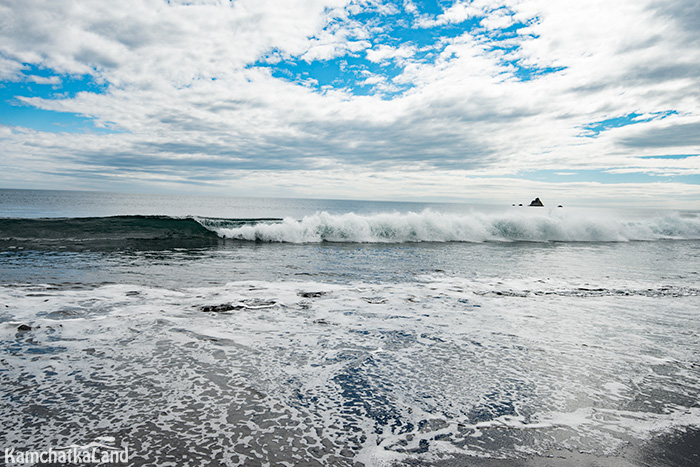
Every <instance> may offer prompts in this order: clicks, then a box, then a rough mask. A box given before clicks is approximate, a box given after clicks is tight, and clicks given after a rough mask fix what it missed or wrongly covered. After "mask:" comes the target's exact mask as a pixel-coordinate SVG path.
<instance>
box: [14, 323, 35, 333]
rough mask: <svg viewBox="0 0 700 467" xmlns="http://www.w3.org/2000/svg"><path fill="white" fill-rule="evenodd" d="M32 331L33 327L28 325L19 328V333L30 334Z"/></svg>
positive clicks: (21, 325)
mask: <svg viewBox="0 0 700 467" xmlns="http://www.w3.org/2000/svg"><path fill="white" fill-rule="evenodd" d="M31 330H32V327H31V326H29V325H26V324H20V325H19V326H17V331H18V332H28V331H31Z"/></svg>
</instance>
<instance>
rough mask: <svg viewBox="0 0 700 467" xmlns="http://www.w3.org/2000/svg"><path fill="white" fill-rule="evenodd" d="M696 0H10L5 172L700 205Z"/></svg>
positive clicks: (110, 180)
mask: <svg viewBox="0 0 700 467" xmlns="http://www.w3.org/2000/svg"><path fill="white" fill-rule="evenodd" d="M699 154H700V3H699V2H697V0H674V1H672V2H670V1H663V0H615V1H612V2H611V1H608V0H605V1H598V0H587V1H580V0H577V1H573V0H558V1H551V0H474V1H462V0H444V1H443V0H436V1H426V2H418V1H414V0H386V1H384V0H367V1H364V0H360V1H355V0H277V1H268V0H233V1H221V0H192V1H179V0H178V1H174V0H173V1H165V0H146V1H143V0H120V1H118V2H110V1H104V0H81V1H77V0H73V1H69V0H0V188H33V189H70V190H100V191H119V192H137V193H140V192H142V193H192V194H212V195H230V196H271V197H299V198H332V199H378V200H399V201H400V200H407V201H408V200H410V201H466V202H489V203H508V204H510V203H525V202H529V201H530V200H531V199H533V198H534V197H536V196H538V197H540V198H541V199H542V200H543V201H544V202H545V204H547V203H548V202H549V203H555V204H569V205H572V204H573V205H590V204H605V205H620V206H654V207H669V208H681V209H693V208H695V209H700V155H699Z"/></svg>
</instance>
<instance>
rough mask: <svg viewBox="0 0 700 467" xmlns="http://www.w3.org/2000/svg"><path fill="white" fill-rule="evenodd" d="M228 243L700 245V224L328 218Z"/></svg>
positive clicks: (271, 227)
mask: <svg viewBox="0 0 700 467" xmlns="http://www.w3.org/2000/svg"><path fill="white" fill-rule="evenodd" d="M214 230H215V231H216V232H217V233H218V234H219V235H221V236H223V237H225V238H231V239H237V240H248V241H259V242H286V243H320V242H348V243H404V242H476V243H479V242H511V241H529V242H626V241H635V240H646V241H651V240H662V239H680V240H691V239H700V219H699V218H697V217H696V216H690V215H688V216H682V215H679V214H674V215H669V216H664V217H660V218H652V219H645V220H622V219H618V218H614V217H595V218H593V217H581V216H575V215H569V214H565V213H562V212H557V211H546V212H544V213H534V212H532V211H531V210H529V211H527V212H522V211H521V212H517V213H515V212H503V213H479V212H474V213H471V214H446V213H438V212H433V211H430V210H426V211H422V212H419V213H412V212H411V213H392V214H374V215H358V214H354V213H349V214H337V215H336V214H328V213H326V212H321V213H316V214H314V215H311V216H306V217H304V218H303V219H301V220H295V219H292V218H285V219H283V220H282V221H279V222H261V223H252V224H249V225H239V226H236V227H225V226H220V227H217V228H215V229H214Z"/></svg>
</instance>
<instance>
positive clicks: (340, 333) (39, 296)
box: [0, 190, 700, 466]
mask: <svg viewBox="0 0 700 467" xmlns="http://www.w3.org/2000/svg"><path fill="white" fill-rule="evenodd" d="M543 201H544V202H545V207H542V208H534V207H533V208H530V207H522V206H517V204H519V203H525V204H527V202H529V200H513V203H515V205H513V206H511V205H507V206H488V205H469V204H447V203H445V204H440V203H398V202H366V201H339V200H294V199H263V198H225V197H218V198H216V197H208V198H207V197H197V196H185V195H182V196H175V195H131V194H117V193H92V192H70V191H33V190H0V340H1V344H0V362H1V366H0V388H1V389H2V391H1V392H0V394H1V395H2V397H1V398H0V444H2V445H1V446H0V448H2V449H3V451H4V452H5V456H6V457H5V459H4V460H5V462H6V463H8V458H7V449H14V450H15V451H12V452H15V453H19V452H24V451H36V450H40V449H49V448H53V449H67V447H75V446H79V447H81V448H85V447H86V446H91V444H90V443H96V442H97V444H94V445H99V448H100V449H103V450H104V449H117V448H119V449H121V448H128V451H129V462H130V464H129V465H157V466H171V465H172V466H200V465H226V466H235V465H245V466H263V465H271V466H276V465H286V466H315V465H319V466H321V465H333V466H392V465H395V466H419V465H444V466H457V465H488V466H491V465H513V466H515V465H519V466H520V465H611V466H612V465H615V466H628V465H630V466H636V465H676V466H684V465H689V466H690V465H698V463H699V462H700V459H699V458H698V455H699V454H698V453H699V452H700V446H699V445H698V441H699V440H700V438H699V437H698V431H699V430H700V338H699V337H700V280H699V276H698V274H699V272H700V211H677V212H676V211H670V210H633V209H621V208H619V209H615V208H600V207H570V206H564V207H562V208H559V207H556V202H555V201H554V202H552V203H550V202H548V200H547V199H543ZM96 440H98V441H96ZM0 454H2V453H0ZM8 465H10V464H9V463H8Z"/></svg>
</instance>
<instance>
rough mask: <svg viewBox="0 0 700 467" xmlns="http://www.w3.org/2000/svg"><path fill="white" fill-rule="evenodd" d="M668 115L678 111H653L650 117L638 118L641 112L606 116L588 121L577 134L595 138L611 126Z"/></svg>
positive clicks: (676, 113)
mask: <svg viewBox="0 0 700 467" xmlns="http://www.w3.org/2000/svg"><path fill="white" fill-rule="evenodd" d="M669 115H678V112H677V111H675V110H666V111H663V112H654V113H652V114H651V116H650V117H647V118H639V117H641V116H642V114H638V113H635V112H632V113H630V114H627V115H623V116H621V117H614V118H608V119H606V120H601V121H599V122H594V123H589V124H588V125H584V127H583V132H582V133H581V134H580V135H579V136H583V137H585V138H595V137H596V136H598V135H600V134H601V133H602V132H604V131H607V130H609V129H611V128H620V127H623V126H627V125H634V124H636V123H644V122H650V121H652V120H657V119H658V120H661V119H664V118H666V117H668V116H669Z"/></svg>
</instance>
